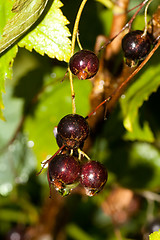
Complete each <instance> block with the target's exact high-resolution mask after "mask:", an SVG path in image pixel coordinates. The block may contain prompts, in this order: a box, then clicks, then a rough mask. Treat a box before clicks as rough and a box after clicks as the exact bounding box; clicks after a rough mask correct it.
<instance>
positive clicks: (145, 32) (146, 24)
mask: <svg viewBox="0 0 160 240" xmlns="http://www.w3.org/2000/svg"><path fill="white" fill-rule="evenodd" d="M151 2H152V0H150V1H149V2H148V3H147V5H146V7H145V12H144V20H145V28H144V33H143V36H146V34H147V26H148V21H147V11H148V7H149V5H150V3H151ZM143 36H142V37H143Z"/></svg>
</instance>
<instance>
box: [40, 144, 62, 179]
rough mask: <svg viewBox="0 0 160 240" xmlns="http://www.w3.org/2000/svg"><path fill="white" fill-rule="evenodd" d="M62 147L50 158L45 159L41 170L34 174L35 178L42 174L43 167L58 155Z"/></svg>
mask: <svg viewBox="0 0 160 240" xmlns="http://www.w3.org/2000/svg"><path fill="white" fill-rule="evenodd" d="M64 147H65V145H62V147H60V148H59V149H58V151H57V152H56V153H55V154H54V155H53V156H52V157H50V158H49V159H47V160H46V161H45V162H44V163H42V164H43V166H42V168H41V170H40V171H39V172H38V173H37V174H36V175H37V176H38V175H39V174H40V173H41V172H42V170H43V169H44V167H45V165H46V164H47V163H50V161H51V160H52V159H53V158H54V157H55V156H56V155H57V154H58V153H60V152H61V151H62V149H63V148H64Z"/></svg>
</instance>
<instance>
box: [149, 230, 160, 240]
mask: <svg viewBox="0 0 160 240" xmlns="http://www.w3.org/2000/svg"><path fill="white" fill-rule="evenodd" d="M159 239H160V230H159V231H158V232H154V233H151V234H150V235H149V240H159Z"/></svg>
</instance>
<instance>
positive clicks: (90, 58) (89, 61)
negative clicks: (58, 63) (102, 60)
mask: <svg viewBox="0 0 160 240" xmlns="http://www.w3.org/2000/svg"><path fill="white" fill-rule="evenodd" d="M69 68H70V70H71V72H72V73H73V74H74V75H76V76H77V77H78V78H79V79H82V80H84V79H89V78H92V77H93V76H94V75H95V74H96V73H97V72H98V68H99V60H98V57H97V56H96V55H95V53H94V52H92V51H89V50H81V51H79V52H77V53H75V54H74V55H73V56H72V57H71V58H70V61H69Z"/></svg>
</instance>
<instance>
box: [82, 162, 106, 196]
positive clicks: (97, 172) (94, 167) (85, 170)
mask: <svg viewBox="0 0 160 240" xmlns="http://www.w3.org/2000/svg"><path fill="white" fill-rule="evenodd" d="M107 178H108V174H107V171H106V169H105V167H104V166H103V165H102V164H101V163H99V162H97V161H89V162H87V163H85V164H84V165H83V166H82V168H81V176H80V182H81V184H82V186H84V188H85V190H86V194H87V195H88V196H93V195H95V194H96V193H98V192H100V191H101V190H102V189H103V187H104V185H105V183H106V181H107Z"/></svg>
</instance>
